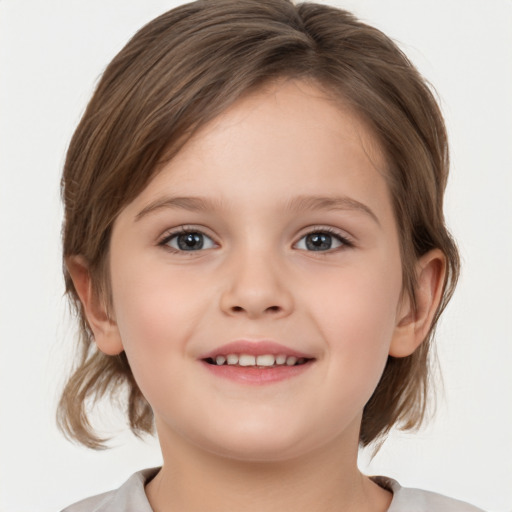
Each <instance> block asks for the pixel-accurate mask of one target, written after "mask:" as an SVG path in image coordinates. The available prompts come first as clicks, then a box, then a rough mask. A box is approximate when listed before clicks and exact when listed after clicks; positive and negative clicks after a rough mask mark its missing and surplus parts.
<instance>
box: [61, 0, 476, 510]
mask: <svg viewBox="0 0 512 512" xmlns="http://www.w3.org/2000/svg"><path fill="white" fill-rule="evenodd" d="M447 173H448V149H447V142H446V133H445V127H444V124H443V120H442V116H441V114H440V111H439V108H438V106H437V104H436V102H435V100H434V99H433V96H432V94H431V92H430V91H429V89H428V87H427V86H426V85H425V83H424V81H423V79H422V78H421V76H420V75H419V74H418V73H417V71H416V70H415V69H414V67H413V66H412V65H411V63H410V62H409V61H408V60H407V58H406V57H405V56H404V55H403V54H402V53H401V52H400V50H399V49H398V48H397V47H396V46H395V45H394V44H393V43H392V42H391V41H390V40H389V39H388V38H387V37H386V36H384V35H383V34H382V33H381V32H379V31H378V30H376V29H374V28H371V27H369V26H367V25H364V24H362V23H360V22H358V21H357V20H356V19H355V18H354V17H353V16H351V15H350V14H349V13H347V12H345V11H341V10H338V9H335V8H332V7H328V6H324V5H316V4H299V5H297V6H295V5H293V4H292V3H291V2H289V1H288V0H264V1H260V0H241V1H240V0H236V1H235V0H209V1H199V2H195V3H192V4H188V5H184V6H181V7H178V8H176V9H174V10H172V11H170V12H168V13H166V14H164V15H162V16H160V17H159V18H157V19H156V20H154V21H153V22H151V23H149V24H148V25H147V26H145V27H144V28H143V29H141V30H140V31H139V32H138V33H137V34H136V35H135V36H134V37H133V39H132V40H131V41H130V42H129V43H128V44H127V46H126V47H125V48H124V49H123V50H122V51H121V52H120V53H119V54H118V55H117V57H115V59H114V60H113V61H112V63H111V64H110V65H109V67H108V68H107V69H106V71H105V73H104V75H103V78H102V80H101V81H100V83H99V85H98V87H97V90H96V92H95V94H94V96H93V98H92V100H91V102H90V103H89V106H88V108H87V110H86V112H85V114H84V116H83V118H82V120H81V122H80V125H79V126H78V128H77V130H76V132H75V135H74V137H73V139H72V141H71V144H70V147H69V151H68V154H67V159H66V164H65V169H64V174H63V181H62V187H63V197H64V203H65V222H64V232H63V236H64V261H65V278H66V286H67V292H68V294H69V296H70V299H71V301H72V303H73V304H74V305H75V306H76V310H77V313H78V316H79V319H80V325H81V344H82V345H81V346H82V356H81V361H80V364H79V366H78V368H77V370H76V371H75V373H74V374H73V375H72V377H71V378H70V380H69V382H68V384H67V386H66V388H65V390H64V393H63V396H62V399H61V403H60V407H59V419H60V423H61V426H62V427H63V429H64V431H65V432H66V433H67V434H68V435H69V436H71V437H72V438H74V439H77V440H78V441H80V442H82V443H83V444H85V445H87V446H89V447H92V448H100V447H102V446H103V443H104V440H103V439H101V438H99V437H98V436H97V435H96V434H95V432H94V431H93V429H92V427H91V425H90V424H89V422H88V418H87V412H86V404H87V403H88V402H89V401H90V400H91V399H92V400H93V401H94V400H97V399H99V398H100V397H102V396H105V395H107V396H114V394H115V393H116V392H117V391H118V390H119V389H121V388H122V387H123V386H126V387H127V388H128V390H129V394H128V406H127V409H128V417H129V422H130V425H131V428H132V430H133V431H134V433H136V434H141V433H144V432H152V431H153V428H156V432H157V433H158V437H159V441H160V445H161V449H162V454H163V460H164V464H163V466H162V468H157V469H149V470H146V471H141V472H139V473H136V474H135V475H133V476H132V477H131V478H130V479H129V480H128V481H127V482H126V483H125V484H124V485H123V486H122V487H121V488H120V489H118V490H116V491H112V492H109V493H106V494H103V495H100V496H96V497H92V498H88V499H86V500H84V501H82V502H80V503H78V504H75V505H73V506H71V507H69V508H67V509H66V510H67V511H70V512H82V511H92V510H94V511H98V512H100V511H101V512H106V511H138V512H150V511H151V510H155V511H159V512H167V511H172V510H186V511H206V510H208V511H217V510H219V511H220V510H224V511H225V510H235V511H253V510H254V511H256V510H257V511H261V510H265V511H272V510H276V511H284V510H290V511H292V510H293V511H300V510H304V511H312V510H314V511H323V510H354V511H385V510H389V511H391V512H400V511H409V510H418V511H432V510H439V511H444V510H450V511H472V510H477V509H476V508H474V507H472V506H470V505H467V504H464V503H461V502H458V501H455V500H451V499H449V498H445V497H442V496H440V495H437V494H433V493H429V492H425V491H418V490H412V489H404V488H401V487H400V485H399V484H398V483H397V482H395V481H392V480H390V479H387V478H384V477H374V478H368V477H366V476H364V475H362V474H361V473H360V472H359V471H358V468H357V451H358V447H359V446H367V445H369V444H370V443H375V442H379V441H382V440H383V439H385V436H386V434H387V433H388V431H389V430H390V429H391V427H392V426H394V425H399V426H402V427H403V428H406V429H412V428H414V427H417V426H418V425H419V424H420V423H421V420H422V418H423V416H424V412H425V404H426V391H427V390H426V383H427V369H428V368H427V361H428V352H429V344H430V340H431V337H432V333H433V330H434V327H435V324H436V322H437V320H438V318H439V315H440V314H441V312H442V310H443V308H444V307H445V305H446V303H447V302H448V300H449V298H450V296H451V294H452V293H453V289H454V286H455V283H456V280H457V275H458V269H459V260H458V254H457V250H456V247H455V245H454V243H453V241H452V239H451V237H450V235H449V233H448V231H447V229H446V227H445V225H444V218H443V210H442V200H443V192H444V188H445V185H446V179H447Z"/></svg>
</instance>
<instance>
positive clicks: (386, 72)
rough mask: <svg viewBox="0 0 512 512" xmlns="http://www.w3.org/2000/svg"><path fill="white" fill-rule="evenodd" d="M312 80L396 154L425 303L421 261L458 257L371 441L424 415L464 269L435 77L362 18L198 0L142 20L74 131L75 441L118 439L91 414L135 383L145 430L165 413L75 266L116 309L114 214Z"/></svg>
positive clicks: (370, 408) (410, 250) (406, 230)
mask: <svg viewBox="0 0 512 512" xmlns="http://www.w3.org/2000/svg"><path fill="white" fill-rule="evenodd" d="M281 79H298V80H308V81H310V82H312V83H314V84H316V85H317V86H318V87H321V88H322V89H323V90H325V91H327V92H328V93H329V94H330V95H331V96H332V97H333V98H335V99H338V100H340V101H342V102H344V104H348V105H349V106H350V108H352V110H353V111H355V112H356V113H357V114H358V115H359V116H360V118H361V119H362V120H364V122H365V124H366V126H367V127H368V128H369V130H370V131H371V132H372V134H373V137H374V139H375V140H376V141H377V143H378V144H379V146H380V148H381V150H382V152H383V154H384V156H385V160H386V170H385V171H386V172H385V178H386V180H387V183H388V187H389V190H390V193H391V197H392V203H393V208H394V215H395V218H396V222H397V226H398V230H399V235H400V254H401V260H402V268H403V270H402V273H403V293H407V294H408V296H409V297H410V298H411V300H412V303H413V304H414V297H415V294H414V290H415V285H416V274H415V263H416V261H417V259H418V258H419V257H420V256H421V255H423V254H425V253H427V252H428V251H429V250H431V249H433V248H439V249H441V250H442V252H443V253H444V255H445V257H446V267H447V272H446V277H445V282H444V286H443V296H442V299H441V302H440V305H439V307H438V309H437V311H436V314H435V317H434V321H433V323H432V326H431V329H430V331H429V333H428V335H427V337H426V339H425V341H424V342H423V343H422V344H421V345H420V346H419V348H418V349H417V350H416V351H415V352H414V353H413V354H412V355H410V356H408V357H404V358H394V357H391V356H389V357H388V361H387V364H386V367H385V369H384V372H383V375H382V377H381V379H380V382H379V384H378V386H377V388H376V389H375V391H374V393H373V395H372V397H371V398H370V400H369V401H368V403H367V404H366V405H365V408H364V411H363V418H362V424H361V431H360V438H359V440H360V444H361V445H362V446H366V445H368V444H369V443H371V442H372V441H375V440H379V439H383V438H384V436H385V434H387V432H388V431H389V430H390V429H391V427H392V426H394V425H395V426H398V427H400V428H403V429H413V428H416V427H418V426H419V425H420V424H421V423H422V421H423V419H424V416H425V412H426V405H427V388H428V384H429V357H428V356H429V350H430V346H431V339H432V336H433V332H434V329H435V325H436V323H437V320H438V318H439V316H440V314H441V312H442V311H443V309H444V307H445V306H446V304H447V302H448V301H449V299H450V297H451V295H452V293H453V290H454V287H455V284H456V281H457V277H458V273H459V257H458V252H457V249H456V246H455V244H454V242H453V240H452V238H451V236H450V234H449V232H448V230H447V228H446V226H445V221H444V216H443V194H444V190H445V187H446V181H447V176H448V167H449V157H448V144H447V135H446V129H445V126H444V122H443V118H442V115H441V112H440V109H439V106H438V105H437V102H436V100H435V98H434V95H433V94H432V92H431V90H430V88H429V86H428V84H427V83H426V81H425V80H424V79H423V78H422V77H421V75H420V74H419V73H418V71H417V70H416V69H415V67H414V66H413V65H412V64H411V62H410V61H409V60H408V59H407V57H406V56H405V55H404V54H403V53H402V51H401V50H400V49H399V48H398V47H397V45H396V44H395V43H393V42H392V41H391V40H390V39H389V38H388V37H387V36H385V35H384V34H383V33H382V32H380V31H379V30H377V29H376V28H373V27H371V26H368V25H366V24H364V23H361V22H360V21H358V20H357V19H356V18H355V17H354V16H353V15H352V14H351V13H349V12H347V11H344V10H340V9H337V8H334V7H330V6H327V5H320V4H314V3H301V4H298V5H294V4H293V3H292V2H291V1H289V0H199V1H197V2H193V3H189V4H186V5H182V6H180V7H177V8H175V9H173V10H171V11H169V12H167V13H165V14H163V15H161V16H159V17H158V18H156V19H155V20H153V21H151V22H150V23H148V24H147V25H146V26H144V27H143V28H142V29H141V30H140V31H139V32H137V33H136V34H135V36H134V37H133V38H132V39H131V40H130V41H129V42H128V43H127V45H126V46H125V47H124V48H123V49H122V50H121V51H120V52H119V53H118V55H117V56H116V57H115V58H114V59H113V60H112V62H111V63H110V64H109V65H108V67H107V68H106V69H105V71H104V73H103V75H102V78H101V80H100V81H99V83H98V85H97V88H96V90H95V92H94V95H93V97H92V99H91V100H90V102H89V104H88V106H87V108H86V110H85V113H84V114H83V117H82V119H81V121H80V123H79V125H78V127H77V129H76V131H75V133H74V135H73V137H72V140H71V143H70V145H69V149H68V152H67V156H66V161H65V165H64V171H63V177H62V184H61V187H62V197H63V201H64V206H65V218H64V224H63V256H64V277H65V283H66V293H67V294H68V297H69V300H70V303H71V305H72V306H73V307H74V309H75V312H76V314H77V316H78V318H79V337H80V340H79V341H80V343H79V357H78V359H77V363H76V366H75V368H74V370H73V373H72V375H71V377H70V378H69V380H68V382H67V384H66V386H65V388H64V390H63V393H62V397H61V400H60V402H59V407H58V415H57V416H58V423H59V426H60V428H61V430H62V431H63V432H64V433H65V434H66V435H67V436H68V437H69V438H72V439H74V440H77V441H79V442H81V443H83V444H84V445H86V446H89V447H91V448H97V449H98V448H103V447H105V441H106V439H104V438H102V437H100V436H99V435H98V434H97V433H96V432H95V430H94V429H93V427H92V425H91V423H90V421H89V414H90V408H91V407H92V406H93V405H94V404H95V403H96V402H97V401H98V400H100V399H101V398H104V397H107V396H110V397H111V398H112V399H113V398H115V397H116V396H117V395H118V393H119V392H122V391H126V392H127V397H126V400H125V402H124V403H125V404H126V412H127V416H128V420H129V425H130V428H131V430H132V431H133V432H134V433H135V434H136V435H139V436H140V435H141V434H143V433H152V432H153V428H154V427H153V423H154V421H153V412H152V410H151V407H150V405H149V404H148V402H147V401H146V399H145V398H144V396H143V395H142V393H141V391H140V389H139V388H138V386H137V384H136V382H135V379H134V377H133V374H132V372H131V369H130V365H129V361H128V359H127V357H126V355H125V353H124V352H122V353H121V354H120V355H118V356H110V355H106V354H104V353H102V352H100V351H99V350H98V349H97V348H96V345H95V343H94V337H93V335H92V332H91V329H90V327H89V325H88V323H87V319H86V317H85V313H84V309H83V306H82V304H81V302H80V299H79V297H78V295H77V292H76V290H75V287H74V285H73V281H72V279H71V277H70V274H69V272H68V270H67V268H66V264H65V260H66V258H68V257H70V256H77V255H79V256H80V257H82V258H83V259H84V260H85V262H86V263H87V266H88V270H89V273H90V277H91V280H92V286H93V293H95V294H96V296H97V297H98V298H99V299H101V300H102V301H103V303H104V304H105V305H106V307H107V308H108V307H111V292H110V283H109V271H108V259H109V240H110V235H111V230H112V226H113V223H114V222H115V220H116V217H117V216H118V215H119V213H120V212H121V210H122V209H123V208H124V207H125V206H126V205H127V204H129V203H130V202H131V201H132V200H133V199H134V198H135V197H136V196H137V195H138V194H139V193H140V192H141V191H142V190H143V189H144V188H145V187H146V186H147V185H148V183H149V181H150V180H151V179H152V178H153V177H154V176H155V174H156V173H157V172H158V171H159V169H160V168H161V164H162V162H164V161H168V160H169V159H170V158H172V157H173V156H174V155H175V154H176V153H177V152H178V151H179V150H180V148H181V147H183V145H184V144H185V143H186V142H187V140H188V139H189V138H190V137H191V136H192V134H193V133H195V132H196V131H197V130H198V129H199V128H200V127H202V126H204V125H205V123H207V122H208V121H210V120H212V119H213V118H215V117H216V116H218V115H219V114H220V113H222V112H223V111H225V110H226V109H227V108H228V107H229V106H230V105H232V104H233V103H234V102H236V101H237V100H238V99H240V98H241V97H243V96H244V95H247V94H248V93H250V92H251V91H255V90H257V89H258V88H261V87H262V86H264V85H265V84H268V83H269V82H273V81H277V80H281Z"/></svg>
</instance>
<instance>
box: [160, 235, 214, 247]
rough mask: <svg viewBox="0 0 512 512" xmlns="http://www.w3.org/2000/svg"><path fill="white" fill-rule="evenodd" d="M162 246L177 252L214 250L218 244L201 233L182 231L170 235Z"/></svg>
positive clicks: (163, 241)
mask: <svg viewBox="0 0 512 512" xmlns="http://www.w3.org/2000/svg"><path fill="white" fill-rule="evenodd" d="M160 245H166V246H168V247H170V248H171V249H174V250H175V251H201V250H205V249H212V248H213V247H215V246H216V243H215V242H214V241H213V240H212V239H211V238H210V237H209V236H207V235H205V234H204V233H201V232H200V231H193V230H190V231H189V230H187V231H180V232H179V233H171V234H169V235H168V236H167V237H166V238H164V240H162V242H161V243H160Z"/></svg>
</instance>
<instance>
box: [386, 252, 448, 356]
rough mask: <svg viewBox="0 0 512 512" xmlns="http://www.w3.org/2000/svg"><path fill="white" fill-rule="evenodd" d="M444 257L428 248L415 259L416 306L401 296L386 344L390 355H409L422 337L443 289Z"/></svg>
mask: <svg viewBox="0 0 512 512" xmlns="http://www.w3.org/2000/svg"><path fill="white" fill-rule="evenodd" d="M445 275H446V258H445V256H444V254H443V252H442V251H441V250H440V249H432V250H431V251H429V252H427V253H426V254H424V255H423V256H422V257H421V258H420V259H419V260H418V262H417V263H416V276H417V277H416V289H415V296H416V307H414V304H413V302H412V299H411V298H410V297H404V300H403V301H402V303H401V305H400V307H399V310H398V315H397V325H396V327H395V332H394V333H393V339H392V341H391V345H390V348H389V355H390V356H393V357H406V356H410V355H411V354H412V353H413V352H414V351H415V350H416V349H417V348H418V347H419V346H420V345H421V343H422V342H423V341H424V340H425V338H426V336H427V333H428V331H429V329H430V326H431V325H432V320H433V318H434V315H435V313H436V311H437V307H438V306H439V303H440V301H441V297H442V293H443V284H444V279H445Z"/></svg>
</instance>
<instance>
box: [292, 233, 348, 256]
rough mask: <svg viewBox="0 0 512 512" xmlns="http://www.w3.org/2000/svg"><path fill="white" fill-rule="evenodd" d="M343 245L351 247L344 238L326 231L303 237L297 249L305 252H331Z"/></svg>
mask: <svg viewBox="0 0 512 512" xmlns="http://www.w3.org/2000/svg"><path fill="white" fill-rule="evenodd" d="M343 245H349V244H348V241H347V240H345V239H344V238H343V237H341V236H339V235H335V234H333V233H327V232H324V231H315V232H314V233H308V234H307V235H305V236H303V237H302V238H301V239H300V240H299V241H298V242H297V244H296V248H297V249H301V250H303V251H329V250H332V249H337V248H338V247H341V246H343Z"/></svg>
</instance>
